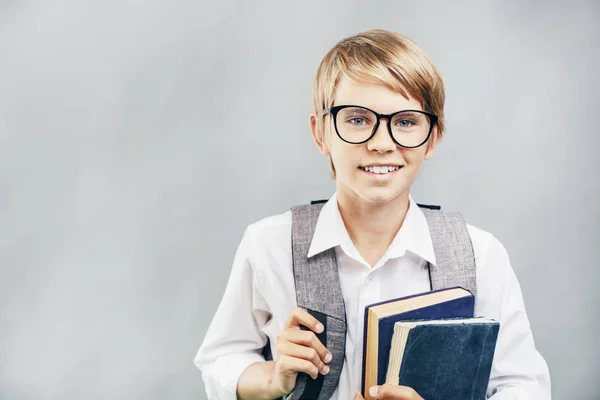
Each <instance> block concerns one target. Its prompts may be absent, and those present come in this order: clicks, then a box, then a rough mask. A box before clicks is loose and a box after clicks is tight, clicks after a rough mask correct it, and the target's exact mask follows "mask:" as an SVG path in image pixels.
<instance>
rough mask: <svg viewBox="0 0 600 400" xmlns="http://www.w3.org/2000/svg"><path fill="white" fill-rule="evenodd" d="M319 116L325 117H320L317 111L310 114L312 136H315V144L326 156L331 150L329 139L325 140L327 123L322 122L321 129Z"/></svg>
mask: <svg viewBox="0 0 600 400" xmlns="http://www.w3.org/2000/svg"><path fill="white" fill-rule="evenodd" d="M317 118H323V117H319V116H317V115H316V114H315V113H312V114H310V118H309V125H310V132H311V133H312V137H313V140H314V141H315V144H316V145H317V147H318V148H319V152H321V154H322V155H324V156H329V155H330V151H329V147H328V146H327V140H325V130H324V126H325V124H322V125H321V126H322V129H319V124H318V123H317Z"/></svg>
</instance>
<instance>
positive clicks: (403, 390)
mask: <svg viewBox="0 0 600 400" xmlns="http://www.w3.org/2000/svg"><path fill="white" fill-rule="evenodd" d="M369 394H370V395H371V396H373V398H375V399H377V400H423V398H422V397H421V396H419V394H418V393H417V392H415V390H414V389H412V388H410V387H408V386H396V385H389V384H385V385H382V386H373V387H372V388H370V389H369Z"/></svg>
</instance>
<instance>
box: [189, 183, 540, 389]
mask: <svg viewBox="0 0 600 400" xmlns="http://www.w3.org/2000/svg"><path fill="white" fill-rule="evenodd" d="M291 224H292V218H291V211H288V212H286V213H284V214H281V215H276V216H272V217H268V218H265V219H263V220H261V221H259V222H257V223H255V224H252V225H250V226H248V228H247V229H246V231H245V233H244V237H243V239H242V241H241V243H240V245H239V248H238V251H237V253H236V256H235V259H234V262H233V268H232V270H231V275H230V278H229V281H228V283H227V287H226V289H225V293H224V295H223V299H222V300H221V303H220V305H219V307H218V309H217V312H216V314H215V316H214V318H213V320H212V323H211V325H210V327H209V329H208V332H207V333H206V336H205V338H204V341H203V343H202V345H201V346H200V349H199V351H198V354H197V355H196V358H195V360H194V362H195V364H196V366H197V367H198V368H199V369H200V370H201V371H202V376H203V379H204V384H205V387H206V391H207V394H208V398H209V399H210V400H216V399H219V400H236V398H237V397H236V387H237V382H238V379H239V377H240V375H241V374H242V372H243V371H244V370H245V369H246V368H247V367H248V366H249V365H250V364H253V363H255V362H260V361H264V359H263V357H262V356H261V349H262V348H263V347H264V345H265V344H266V343H267V337H268V338H269V339H270V341H271V351H272V353H273V357H274V358H276V357H277V347H276V344H275V343H276V341H275V336H276V335H277V333H279V332H280V331H281V330H283V327H284V324H285V322H286V321H287V319H288V317H289V315H290V313H291V311H292V309H293V308H294V307H296V291H295V286H294V276H293V271H292V252H291ZM467 228H468V232H469V235H470V237H471V241H472V243H473V249H474V253H475V263H476V279H477V295H476V301H475V315H476V316H483V317H487V318H492V319H494V320H496V321H499V322H500V332H499V335H498V342H497V345H496V353H495V356H494V361H493V364H492V371H491V375H490V381H489V387H488V396H492V397H493V399H494V400H505V399H536V400H537V399H550V375H549V372H548V367H547V365H546V363H545V361H544V359H543V358H542V356H541V355H540V354H539V353H538V352H537V350H536V348H535V345H534V341H533V337H532V334H531V330H530V326H529V320H528V318H527V314H526V312H525V307H524V304H523V297H522V295H521V289H520V286H519V283H518V282H517V278H516V276H515V274H514V271H513V269H512V267H511V265H510V261H509V258H508V255H507V253H506V250H505V249H504V247H503V246H502V244H501V243H500V242H499V241H498V240H497V239H496V238H495V237H494V236H492V235H491V234H490V233H487V232H485V231H483V230H481V229H478V228H475V227H473V226H470V225H467ZM330 248H335V250H336V255H337V261H338V267H339V275H340V281H341V287H342V294H343V296H344V304H345V306H346V320H347V337H346V354H345V360H344V365H343V369H342V373H341V376H340V381H339V385H338V389H337V390H336V392H335V393H334V395H333V397H332V399H334V400H338V399H339V400H348V399H352V398H354V394H355V393H356V392H359V391H360V387H361V378H362V377H361V366H362V337H363V315H364V309H365V306H367V305H369V304H372V303H377V302H380V301H384V300H389V299H393V298H397V297H402V296H408V295H411V294H416V293H421V292H425V291H428V290H430V286H429V273H428V269H427V262H430V263H431V264H433V265H435V255H434V251H433V246H432V242H431V236H430V234H429V227H428V225H427V221H426V219H425V215H424V214H423V212H422V211H421V210H420V209H419V207H418V206H417V204H416V203H415V202H414V201H413V199H412V198H411V199H410V205H409V209H408V212H407V215H406V218H405V220H404V222H403V224H402V227H401V228H400V230H399V231H398V233H397V235H396V237H395V238H394V240H393V241H392V244H391V245H390V247H389V248H388V250H387V251H386V253H385V254H384V255H383V257H382V258H381V260H379V262H378V263H377V264H376V265H375V266H374V267H373V268H371V267H370V266H369V264H368V263H367V262H366V261H365V260H364V259H363V258H362V257H361V255H360V254H359V252H358V251H357V249H356V247H355V246H354V245H353V243H352V241H351V239H350V237H349V235H348V232H347V231H346V228H345V226H344V223H343V220H342V218H341V215H340V211H339V208H338V205H337V197H336V195H335V194H334V195H333V197H332V198H331V199H330V200H329V201H328V202H327V203H326V204H325V205H324V207H323V209H322V212H321V214H320V216H319V219H318V222H317V226H316V229H315V234H314V236H313V240H312V242H311V245H310V249H309V254H308V256H309V257H310V256H312V255H314V254H317V253H319V252H322V251H325V250H327V249H330Z"/></svg>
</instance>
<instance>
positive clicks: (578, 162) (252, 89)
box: [0, 0, 600, 399]
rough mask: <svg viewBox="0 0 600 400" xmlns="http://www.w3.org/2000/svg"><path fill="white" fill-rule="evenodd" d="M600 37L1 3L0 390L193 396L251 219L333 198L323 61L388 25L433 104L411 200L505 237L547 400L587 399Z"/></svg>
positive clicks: (338, 10)
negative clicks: (197, 362) (443, 101)
mask: <svg viewBox="0 0 600 400" xmlns="http://www.w3.org/2000/svg"><path fill="white" fill-rule="evenodd" d="M449 3H452V4H449ZM599 23H600V18H599V5H598V2H597V1H589V2H569V3H568V4H567V3H566V2H562V3H560V2H548V1H546V2H536V3H534V2H526V1H525V2H522V1H520V2H517V1H512V2H501V1H497V2H496V1H484V2H481V1H472V2H446V1H439V2H416V1H412V2H406V1H404V2H398V1H394V2H392V1H379V2H372V3H370V2H369V3H368V2H352V1H330V2H306V1H304V2H282V1H272V2H263V1H252V2H243V1H232V0H228V1H221V2H213V3H201V2H197V1H158V0H146V1H133V0H127V1H100V0H96V1H84V2H81V1H80V2H77V1H54V2H49V1H46V2H44V1H34V0H31V1H0V398H2V399H103V398H110V399H192V398H197V399H203V398H205V395H204V392H203V386H202V382H201V374H200V372H199V371H197V370H196V369H195V367H194V365H193V363H192V359H193V357H194V355H195V353H196V350H197V348H198V346H199V345H200V343H201V341H202V338H203V336H204V333H205V331H206V329H207V327H208V324H209V322H210V320H211V318H212V314H213V312H214V311H215V309H216V307H217V305H218V302H219V300H220V297H221V294H222V292H223V289H224V286H225V283H226V280H227V277H228V275H229V270H230V266H231V262H232V259H233V254H234V251H235V249H236V247H237V245H238V243H239V240H240V239H241V236H242V233H243V230H244V228H245V226H246V225H247V224H249V223H252V222H254V221H256V220H258V219H260V218H262V217H265V216H267V215H271V214H275V213H280V212H284V211H286V210H287V209H288V207H289V206H291V205H293V204H298V203H304V202H307V201H309V200H311V199H315V198H325V197H329V196H330V195H331V193H332V191H333V190H334V184H333V181H332V180H331V179H330V178H329V175H328V170H327V161H326V160H325V159H323V158H321V156H320V155H319V154H318V152H317V150H316V148H315V147H314V145H313V143H312V141H311V138H310V134H309V130H308V114H309V112H310V105H311V97H310V96H311V84H312V79H313V76H314V73H315V71H316V68H317V65H318V63H319V61H320V59H321V57H322V56H323V55H324V54H325V52H326V51H327V50H328V49H329V48H330V47H331V46H333V45H334V44H335V42H337V41H338V40H339V39H341V38H342V37H345V36H348V35H351V34H354V33H357V32H359V31H361V30H364V29H369V28H386V29H391V30H395V31H398V32H401V33H403V34H405V35H407V36H409V37H411V38H412V39H414V40H416V41H417V42H418V43H419V44H420V45H422V46H423V47H424V48H425V49H426V51H427V52H428V53H429V54H430V55H431V56H432V57H433V59H434V61H435V62H436V64H437V65H438V67H439V69H440V70H441V73H442V75H443V77H444V79H445V83H446V88H447V107H446V114H447V121H448V135H447V137H446V138H445V139H444V141H443V142H442V144H441V145H440V147H439V148H438V152H437V153H436V155H435V156H434V159H433V160H431V161H430V162H428V163H427V164H426V165H425V168H424V171H423V173H422V175H421V176H420V178H419V180H418V181H417V183H416V184H415V186H414V191H413V195H414V197H415V199H416V200H418V201H421V202H424V203H440V204H442V205H443V206H444V207H446V208H449V209H454V210H458V211H461V212H463V213H464V214H465V215H466V216H467V218H468V220H469V222H470V223H471V224H473V225H476V226H479V227H481V228H483V229H485V230H488V231H491V232H492V233H494V234H495V235H496V236H497V237H498V238H499V239H500V240H501V241H502V242H503V243H504V244H505V246H506V247H507V249H508V251H509V254H510V256H511V259H512V262H513V265H514V268H515V270H516V272H517V275H518V277H519V279H520V282H521V284H522V287H523V292H524V297H525V301H526V305H527V309H528V312H529V317H530V319H531V324H532V327H533V331H534V335H535V339H536V343H537V346H538V347H539V349H540V351H541V352H542V353H543V355H544V356H545V358H546V360H547V362H548V364H549V366H550V370H551V374H552V381H553V393H554V396H553V397H554V398H555V399H599V398H600V395H599V394H598V389H597V378H598V377H599V376H600V375H599V373H598V371H600V350H599V348H598V337H599V334H600V323H599V320H598V318H597V316H598V314H599V311H600V295H599V294H598V290H597V287H598V284H599V283H600V272H599V269H598V266H599V262H598V259H599V256H600V252H599V246H600V240H599V239H600V238H599V231H600V188H599V186H600V184H599V182H600V179H599V178H598V169H599V168H598V167H599V165H598V164H599V163H598V155H597V154H598V149H599V148H600V146H599V145H600V140H599V136H600V132H599V130H598V120H597V116H598V109H599V106H600V95H599V93H600V92H599V89H600V88H599V78H598V71H600V58H599V55H598V49H600V34H599V31H598V24H599ZM594 378H596V379H594Z"/></svg>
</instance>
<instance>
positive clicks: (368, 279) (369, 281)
mask: <svg viewBox="0 0 600 400" xmlns="http://www.w3.org/2000/svg"><path fill="white" fill-rule="evenodd" d="M372 280H373V278H371V277H370V276H368V277H366V278H365V283H364V284H365V285H368V284H369V283H371V281H372Z"/></svg>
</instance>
